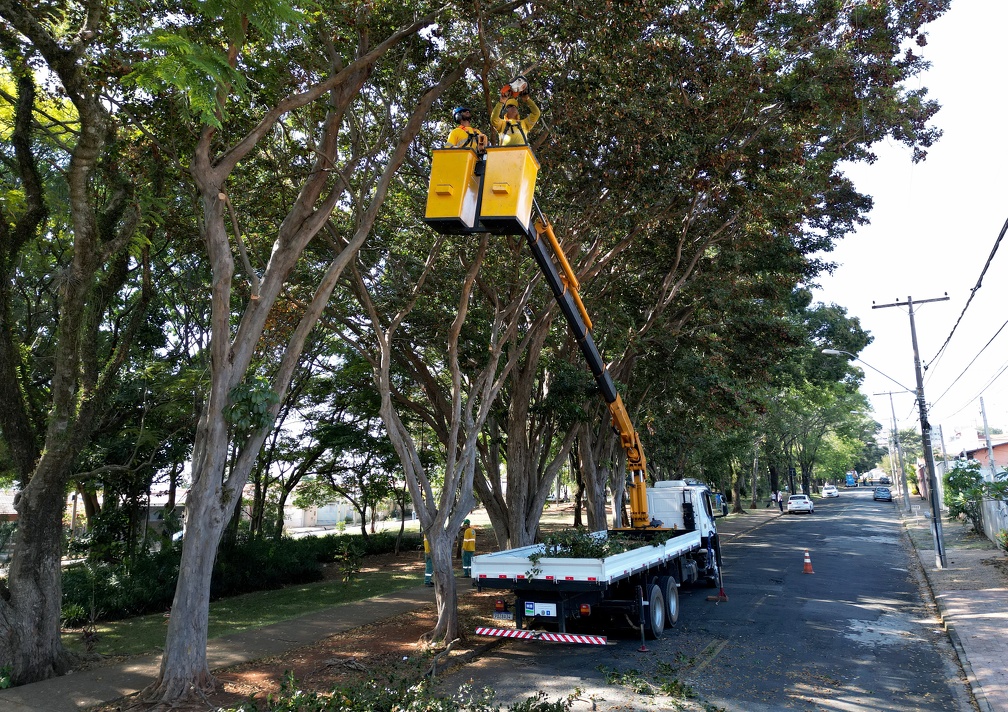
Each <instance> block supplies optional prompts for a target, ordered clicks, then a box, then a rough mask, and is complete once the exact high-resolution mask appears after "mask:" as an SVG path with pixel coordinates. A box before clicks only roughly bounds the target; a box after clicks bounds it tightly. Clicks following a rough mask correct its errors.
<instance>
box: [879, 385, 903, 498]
mask: <svg viewBox="0 0 1008 712" xmlns="http://www.w3.org/2000/svg"><path fill="white" fill-rule="evenodd" d="M874 395H877V396H881V395H888V396H889V408H890V409H891V410H892V431H893V440H894V441H895V444H896V453H897V454H898V455H899V470H900V484H901V485H903V509H904V510H905V511H907V512H909V511H910V494H909V491H910V490H909V489H907V476H906V463H905V462H904V461H903V448H901V447H900V441H899V426H897V424H896V406H894V405H893V399H892V396H893V392H892V391H886V392H885V393H875V394H874Z"/></svg>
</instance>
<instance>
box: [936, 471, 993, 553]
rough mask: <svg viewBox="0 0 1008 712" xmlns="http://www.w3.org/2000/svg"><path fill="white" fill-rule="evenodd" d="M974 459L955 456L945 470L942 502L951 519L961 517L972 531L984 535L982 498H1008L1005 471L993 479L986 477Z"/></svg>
mask: <svg viewBox="0 0 1008 712" xmlns="http://www.w3.org/2000/svg"><path fill="white" fill-rule="evenodd" d="M980 469H981V466H980V463H979V462H978V461H977V460H968V461H961V460H957V461H956V465H955V467H953V468H952V469H951V470H949V471H948V472H946V473H945V475H944V476H943V477H942V481H943V483H944V485H945V506H947V507H948V516H949V518H951V519H956V518H959V517H964V518H965V519H966V520H967V521H968V522H969V523H970V525H971V526H972V527H973V531H975V532H976V533H977V534H980V535H983V533H984V526H983V508H982V504H983V500H985V499H1000V500H1004V499H1008V474H1006V473H1004V472H1001V473H999V474H998V476H997V479H996V480H995V481H993V482H991V481H989V480H985V479H984V476H983V474H981V471H980Z"/></svg>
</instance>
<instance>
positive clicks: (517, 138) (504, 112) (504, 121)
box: [490, 77, 542, 146]
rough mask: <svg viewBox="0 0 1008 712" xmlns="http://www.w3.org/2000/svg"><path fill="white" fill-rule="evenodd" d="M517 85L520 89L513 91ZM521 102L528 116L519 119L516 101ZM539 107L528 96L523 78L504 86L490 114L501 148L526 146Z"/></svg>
mask: <svg viewBox="0 0 1008 712" xmlns="http://www.w3.org/2000/svg"><path fill="white" fill-rule="evenodd" d="M515 84H517V85H518V86H519V87H521V88H520V90H519V91H517V92H516V91H515V89H514V86H515ZM519 100H521V101H523V102H524V103H525V104H526V106H528V108H529V113H528V116H526V117H525V118H524V119H522V118H519V117H520V113H519V111H518V101H519ZM541 113H542V112H540V111H539V107H538V106H536V104H535V102H534V101H532V98H531V97H530V96H529V95H528V83H527V82H526V81H525V78H524V77H519V78H518V79H517V80H515V82H512V83H511V84H505V85H504V87H503V88H502V89H501V96H500V100H499V101H498V102H497V104H496V106H494V109H493V112H491V114H490V123H491V124H492V125H493V127H494V128H495V129H496V130H497V133H498V134H499V135H500V145H501V146H527V145H528V135H529V132H530V131H531V130H532V127H533V126H535V123H536V122H537V121H538V120H539V115H540V114H541Z"/></svg>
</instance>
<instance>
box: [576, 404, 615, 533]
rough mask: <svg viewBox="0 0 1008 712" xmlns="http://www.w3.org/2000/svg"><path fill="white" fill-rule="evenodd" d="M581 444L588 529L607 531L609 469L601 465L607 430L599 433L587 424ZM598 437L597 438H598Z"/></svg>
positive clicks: (584, 426)
mask: <svg viewBox="0 0 1008 712" xmlns="http://www.w3.org/2000/svg"><path fill="white" fill-rule="evenodd" d="M582 427H583V430H582V434H581V436H580V438H579V440H580V442H581V453H580V454H581V470H582V472H583V474H584V495H585V502H586V503H587V505H588V506H587V514H588V517H587V518H588V529H589V531H593V532H597V531H603V530H605V529H606V527H607V525H608V522H607V521H606V486H607V485H608V483H609V468H608V467H603V466H600V465H599V462H600V460H601V458H600V452H604V451H605V448H606V443H604V442H603V440H604V439H605V438H606V435H605V434H604V433H605V430H606V429H605V428H600V430H601V431H602V432H601V433H597V432H596V430H595V429H594V428H593V427H592V426H591V424H590V423H585V424H584V425H583V426H582ZM596 435H597V437H596Z"/></svg>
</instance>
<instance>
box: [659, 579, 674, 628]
mask: <svg viewBox="0 0 1008 712" xmlns="http://www.w3.org/2000/svg"><path fill="white" fill-rule="evenodd" d="M658 588H660V589H661V592H662V595H663V596H665V616H666V617H665V622H666V623H667V624H668V627H669V628H671V627H672V626H674V625H675V624H676V621H678V620H679V588H678V587H677V586H676V580H675V577H673V576H661V577H659V578H658Z"/></svg>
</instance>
